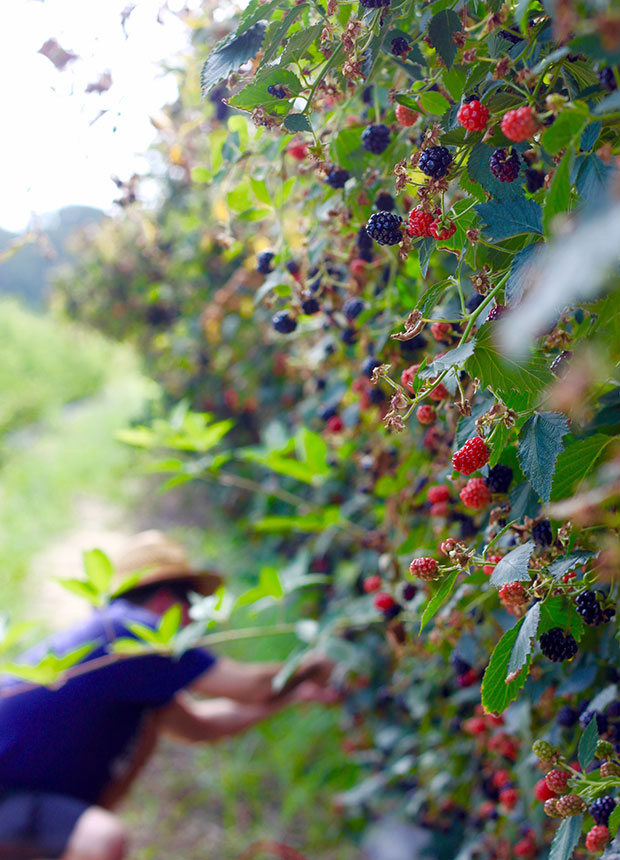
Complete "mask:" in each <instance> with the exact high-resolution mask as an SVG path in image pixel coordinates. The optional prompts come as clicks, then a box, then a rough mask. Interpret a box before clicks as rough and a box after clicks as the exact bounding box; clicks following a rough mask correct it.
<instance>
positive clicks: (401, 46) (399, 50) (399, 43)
mask: <svg viewBox="0 0 620 860" xmlns="http://www.w3.org/2000/svg"><path fill="white" fill-rule="evenodd" d="M390 51H391V53H392V54H394V56H395V57H400V55H401V54H406V53H407V52H408V51H409V39H405V37H404V36H396V38H395V39H392V45H391V47H390Z"/></svg>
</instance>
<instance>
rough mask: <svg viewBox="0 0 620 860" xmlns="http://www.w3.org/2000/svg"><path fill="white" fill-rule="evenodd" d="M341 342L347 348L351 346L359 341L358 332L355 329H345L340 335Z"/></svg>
mask: <svg viewBox="0 0 620 860" xmlns="http://www.w3.org/2000/svg"><path fill="white" fill-rule="evenodd" d="M340 340H341V341H342V342H343V343H344V344H345V345H346V346H351V345H352V344H354V343H355V342H356V340H357V331H356V330H355V329H354V328H353V327H349V328H345V329H344V330H343V332H342V334H341V335H340Z"/></svg>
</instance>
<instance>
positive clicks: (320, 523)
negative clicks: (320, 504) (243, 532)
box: [253, 505, 340, 533]
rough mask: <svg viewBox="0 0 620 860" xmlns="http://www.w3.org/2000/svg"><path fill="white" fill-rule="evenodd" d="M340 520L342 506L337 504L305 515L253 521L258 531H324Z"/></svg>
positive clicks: (264, 518)
mask: <svg viewBox="0 0 620 860" xmlns="http://www.w3.org/2000/svg"><path fill="white" fill-rule="evenodd" d="M339 521H340V508H339V507H338V506H337V505H330V506H328V507H326V508H323V510H321V511H320V512H319V513H312V514H306V515H305V516H293V517H278V516H273V517H263V518H262V519H261V520H258V521H257V522H255V523H253V528H254V529H255V531H257V532H283V533H284V532H289V531H296V532H322V531H325V529H327V528H330V526H336V525H338V523H339Z"/></svg>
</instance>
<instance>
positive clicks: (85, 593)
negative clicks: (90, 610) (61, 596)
mask: <svg viewBox="0 0 620 860" xmlns="http://www.w3.org/2000/svg"><path fill="white" fill-rule="evenodd" d="M57 582H58V583H59V584H60V585H62V587H63V588H65V589H66V590H67V591H70V592H71V593H72V594H77V596H78V597H83V598H84V599H85V600H88V602H89V603H92V605H93V606H97V605H99V603H100V595H99V592H98V591H97V589H96V588H95V587H94V585H92V584H91V583H90V582H85V581H84V580H83V579H72V578H71V579H58V580H57Z"/></svg>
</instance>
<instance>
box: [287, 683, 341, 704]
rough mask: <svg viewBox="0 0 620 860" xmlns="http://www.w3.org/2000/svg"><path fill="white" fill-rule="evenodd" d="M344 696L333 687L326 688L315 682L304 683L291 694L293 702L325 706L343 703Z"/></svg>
mask: <svg viewBox="0 0 620 860" xmlns="http://www.w3.org/2000/svg"><path fill="white" fill-rule="evenodd" d="M341 699H342V695H341V693H340V692H339V691H338V690H335V689H334V688H333V687H324V686H323V685H321V684H317V683H316V682H315V681H304V682H303V684H300V685H299V687H297V688H296V689H295V690H294V691H293V692H292V693H291V694H290V700H291V702H320V703H321V704H323V705H335V704H337V703H338V702H339V701H341Z"/></svg>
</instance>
